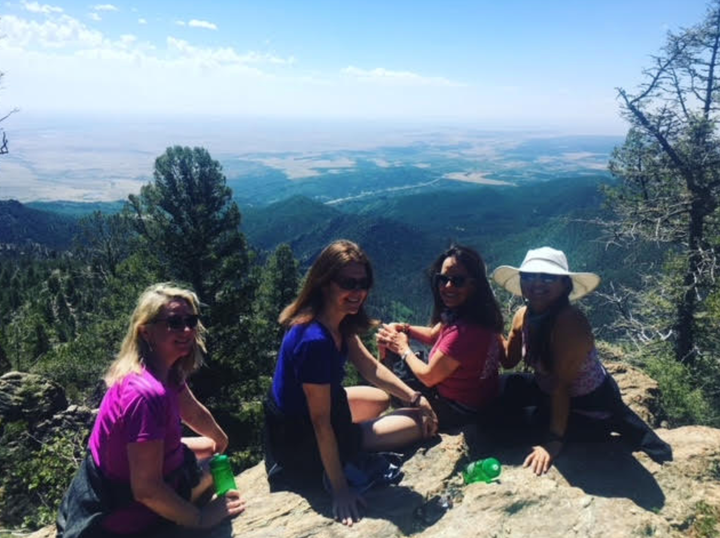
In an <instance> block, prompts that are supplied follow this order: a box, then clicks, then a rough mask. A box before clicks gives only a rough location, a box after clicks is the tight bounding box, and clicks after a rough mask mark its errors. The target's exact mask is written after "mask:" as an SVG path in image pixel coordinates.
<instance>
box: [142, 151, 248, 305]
mask: <svg viewBox="0 0 720 538" xmlns="http://www.w3.org/2000/svg"><path fill="white" fill-rule="evenodd" d="M153 177H154V181H153V182H152V183H150V184H148V185H145V186H144V187H143V188H142V190H141V192H140V195H139V196H134V195H131V196H130V197H129V202H130V206H131V207H132V209H133V210H134V211H135V213H136V216H137V220H136V226H137V229H138V231H139V232H140V233H141V234H142V235H143V236H144V237H145V238H146V239H147V240H148V241H149V243H150V244H151V245H152V248H153V250H154V253H155V254H156V255H157V256H158V257H159V258H160V260H161V262H163V265H165V266H166V267H167V268H168V269H169V270H170V271H171V275H172V277H173V278H175V279H177V280H180V281H184V282H188V283H190V284H191V285H192V287H193V288H194V290H195V291H196V293H198V295H199V296H200V297H201V298H202V300H203V301H206V302H208V303H209V304H211V305H213V304H215V303H222V302H226V300H225V298H223V297H222V295H223V294H227V293H230V294H231V295H235V292H236V291H237V290H238V289H239V288H240V287H241V282H242V279H243V277H244V276H245V274H246V271H247V268H248V259H247V246H246V243H245V238H244V236H243V235H242V234H241V233H240V229H239V227H240V211H239V209H238V207H237V204H235V202H233V200H232V191H231V190H230V188H229V187H228V186H227V185H226V180H225V176H224V175H223V173H222V168H221V166H220V163H218V162H217V161H215V160H213V159H212V158H211V157H210V154H209V153H208V152H207V150H205V149H204V148H193V149H191V148H188V147H180V146H175V147H172V148H168V149H167V151H166V152H165V153H164V154H163V155H161V156H160V157H158V158H157V159H156V160H155V171H154V173H153Z"/></svg>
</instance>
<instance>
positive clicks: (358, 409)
mask: <svg viewBox="0 0 720 538" xmlns="http://www.w3.org/2000/svg"><path fill="white" fill-rule="evenodd" d="M345 392H347V397H348V403H349V404H350V412H351V413H352V421H353V422H355V423H360V422H365V421H367V420H372V419H375V418H377V417H379V416H380V415H381V414H382V413H384V412H385V411H386V410H387V408H388V407H390V396H388V394H387V393H386V392H385V391H383V390H380V389H378V388H375V387H345Z"/></svg>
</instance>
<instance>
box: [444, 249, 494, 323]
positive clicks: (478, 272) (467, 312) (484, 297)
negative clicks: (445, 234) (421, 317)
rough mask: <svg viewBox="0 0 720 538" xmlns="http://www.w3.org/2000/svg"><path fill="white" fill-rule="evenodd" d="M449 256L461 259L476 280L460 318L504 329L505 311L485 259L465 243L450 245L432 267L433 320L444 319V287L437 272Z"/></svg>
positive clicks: (459, 315)
mask: <svg viewBox="0 0 720 538" xmlns="http://www.w3.org/2000/svg"><path fill="white" fill-rule="evenodd" d="M447 258H455V259H456V260H457V261H458V262H460V263H461V264H462V266H463V267H464V268H465V269H466V270H467V272H468V274H469V275H470V277H471V278H472V279H473V281H474V284H475V291H474V292H473V294H472V295H471V296H470V297H468V298H467V300H466V301H465V302H464V303H463V304H462V305H461V306H460V307H459V308H458V309H457V316H458V319H462V320H465V321H469V322H471V323H477V324H478V325H482V326H483V327H487V328H488V329H492V330H493V331H495V332H498V333H502V332H503V330H504V324H503V317H502V312H501V311H500V305H498V302H497V300H496V299H495V295H494V294H493V292H492V289H490V283H489V282H488V278H487V271H486V269H485V262H484V261H483V259H482V257H481V256H480V254H478V253H477V251H475V250H474V249H472V248H470V247H465V246H462V245H452V246H450V248H448V249H447V250H446V251H445V252H443V253H442V254H440V256H438V257H437V259H436V260H435V262H434V263H433V264H432V266H431V267H430V288H431V289H432V294H433V301H434V305H433V313H432V318H431V322H432V324H433V325H434V324H435V323H437V322H439V321H440V319H441V314H442V312H443V310H445V304H444V303H443V301H442V298H441V297H440V290H439V289H438V286H437V285H436V282H435V275H436V274H437V273H439V272H440V270H441V269H442V264H443V262H444V261H445V260H446V259H447Z"/></svg>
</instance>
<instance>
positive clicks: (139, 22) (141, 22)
mask: <svg viewBox="0 0 720 538" xmlns="http://www.w3.org/2000/svg"><path fill="white" fill-rule="evenodd" d="M138 24H147V20H146V19H142V18H141V19H138Z"/></svg>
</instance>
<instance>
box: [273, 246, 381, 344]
mask: <svg viewBox="0 0 720 538" xmlns="http://www.w3.org/2000/svg"><path fill="white" fill-rule="evenodd" d="M352 262H357V263H360V264H362V265H364V266H365V271H366V272H367V277H368V280H369V281H370V286H372V283H373V272H372V267H371V265H370V259H369V258H368V257H367V254H365V252H363V250H362V249H361V248H360V247H359V246H358V245H357V244H355V243H353V242H352V241H348V240H347V239H338V240H337V241H334V242H332V243H330V244H329V245H328V246H327V247H325V248H324V249H323V251H322V252H321V253H320V255H319V256H318V257H317V259H316V260H315V262H314V263H313V264H312V267H310V269H309V271H308V273H307V276H306V277H305V281H304V282H303V286H302V289H301V290H300V293H299V294H298V296H297V297H296V298H295V300H294V301H293V302H292V303H290V304H289V305H287V306H286V307H285V308H284V309H283V311H282V312H281V313H280V317H279V318H278V321H279V322H280V323H281V324H282V325H284V326H285V327H291V326H293V325H300V324H303V323H309V322H311V321H312V320H314V319H315V318H316V317H317V315H318V314H319V313H320V311H321V310H322V307H323V294H322V288H323V287H324V286H325V285H327V284H329V283H330V282H331V281H332V280H333V279H334V278H335V277H336V276H337V275H338V273H339V272H340V271H341V270H342V268H343V267H345V266H346V265H347V264H349V263H352ZM375 324H376V323H375V322H374V321H373V320H371V319H370V318H369V317H368V315H367V313H366V312H365V308H364V305H363V306H361V307H360V310H358V312H357V314H353V315H350V316H345V318H344V319H343V320H342V322H341V323H340V332H341V333H342V334H343V335H344V336H349V335H351V334H356V333H361V332H365V331H367V330H368V329H369V328H371V327H372V326H373V325H375Z"/></svg>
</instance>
